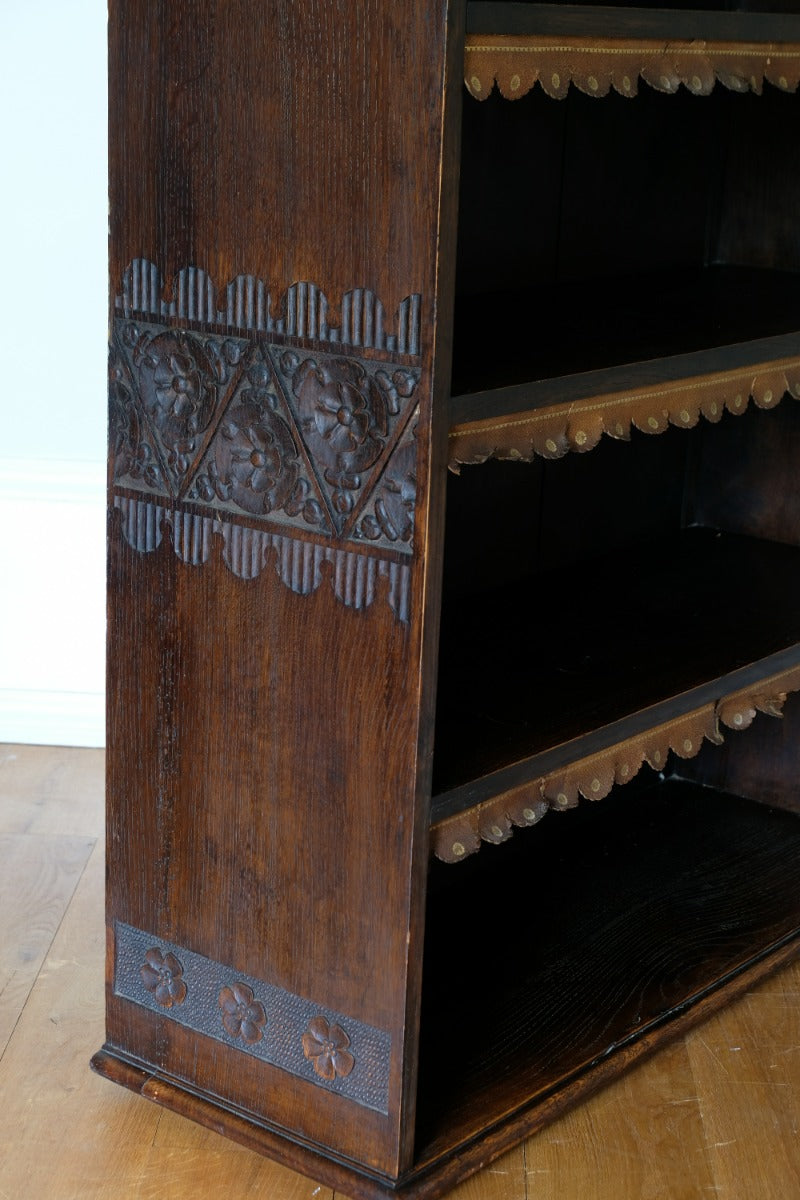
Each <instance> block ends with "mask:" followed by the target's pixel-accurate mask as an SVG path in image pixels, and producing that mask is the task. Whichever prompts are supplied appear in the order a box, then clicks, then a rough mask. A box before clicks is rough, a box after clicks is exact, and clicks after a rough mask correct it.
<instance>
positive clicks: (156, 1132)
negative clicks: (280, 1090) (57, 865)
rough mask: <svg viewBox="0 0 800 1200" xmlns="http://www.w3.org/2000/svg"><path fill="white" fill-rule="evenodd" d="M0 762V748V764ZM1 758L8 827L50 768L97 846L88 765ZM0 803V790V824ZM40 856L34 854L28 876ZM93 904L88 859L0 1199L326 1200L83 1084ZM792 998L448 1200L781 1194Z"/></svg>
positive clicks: (749, 1001) (40, 1019)
mask: <svg viewBox="0 0 800 1200" xmlns="http://www.w3.org/2000/svg"><path fill="white" fill-rule="evenodd" d="M7 752H8V748H5V747H4V748H2V750H1V751H0V759H1V758H2V757H3V754H4V753H7ZM11 752H12V753H15V754H17V755H18V758H17V761H18V762H19V763H20V765H21V766H22V765H23V764H24V770H25V775H26V776H27V778H28V780H29V781H30V782H29V785H28V786H26V787H21V788H20V789H19V790H18V791H17V792H16V793H15V796H16V801H17V804H18V813H20V814H21V813H22V812H23V809H24V807H25V805H26V804H27V806H28V808H29V810H30V818H31V821H33V820H34V819H36V820H42V819H43V812H42V805H41V799H40V795H41V780H42V779H43V778H46V777H47V776H48V775H50V774H52V772H53V771H54V770H59V767H58V763H59V761H60V763H61V768H60V769H61V770H63V771H65V772H66V771H67V770H70V771H75V772H76V773H77V777H79V778H80V779H81V780H82V785H83V786H84V787H86V789H87V791H90V792H93V793H94V796H95V800H94V804H93V809H92V811H91V812H90V813H88V816H89V817H91V825H86V823H85V821H86V815H87V814H86V813H85V812H84V811H81V812H78V811H76V814H75V816H76V832H81V833H82V832H84V829H87V828H88V830H89V832H90V833H91V834H93V836H98V835H100V834H101V832H102V808H101V803H100V800H99V797H100V794H101V792H102V759H103V756H102V753H99V752H97V751H90V750H81V751H68V750H62V749H58V750H49V749H42V748H38V747H20V748H16V747H15V748H13V750H12V751H11ZM1 772H2V768H0V780H1V779H2V773H1ZM5 800H6V793H5V791H4V790H3V787H2V783H0V811H2V810H3V806H4V804H5ZM56 812H57V815H58V817H59V819H60V815H61V814H60V813H58V809H57V808H56ZM37 837H38V835H37ZM47 857H48V855H47V851H46V849H45V848H44V847H43V850H42V859H43V863H45V864H46V862H47ZM2 867H5V864H2ZM0 869H2V868H0ZM102 903H103V884H102V861H101V855H100V854H99V853H95V854H94V855H93V856H92V859H91V861H90V864H89V868H88V870H87V872H86V874H85V875H84V877H83V878H82V880H81V882H80V884H79V885H78V887H77V889H76V891H75V894H74V896H73V899H72V902H71V904H70V906H69V908H68V909H67V912H66V915H65V918H64V921H63V922H62V925H61V927H60V929H59V931H58V933H57V935H56V938H55V940H54V942H53V945H52V948H51V951H50V954H49V956H48V958H47V960H46V963H45V969H44V971H43V972H42V974H41V976H40V978H39V979H38V981H37V983H36V985H35V987H34V989H33V992H32V994H31V996H30V997H29V999H28V1002H27V1005H26V1007H25V1010H24V1012H23V1014H22V1019H21V1020H20V1021H19V1022H18V1024H17V1026H16V1029H15V1031H14V1035H13V1037H12V1039H11V1041H10V1043H9V1046H8V1047H7V1048H6V1050H5V1053H4V1054H3V1055H2V1058H0V1088H2V1094H3V1106H2V1109H1V1110H0V1196H2V1197H3V1200H16V1197H17V1196H20V1195H35V1196H36V1197H37V1200H131V1198H134V1197H136V1198H141V1197H145V1198H146V1200H155V1197H156V1196H163V1195H168V1196H170V1198H171V1200H204V1198H205V1197H209V1198H211V1197H217V1196H219V1195H221V1194H224V1195H225V1196H226V1197H228V1198H229V1200H244V1197H245V1196H249V1195H252V1194H254V1193H255V1192H256V1191H258V1192H260V1193H261V1194H264V1195H268V1196H269V1197H270V1198H272V1197H275V1200H332V1193H331V1192H330V1190H328V1189H326V1188H321V1187H320V1186H319V1185H318V1184H317V1183H315V1182H313V1181H312V1180H309V1179H306V1178H304V1177H302V1176H299V1175H296V1174H294V1173H292V1172H290V1171H288V1170H286V1169H285V1168H281V1167H277V1166H275V1165H274V1164H272V1163H270V1162H269V1161H267V1160H265V1159H263V1158H261V1157H260V1156H258V1155H256V1154H253V1153H252V1152H250V1151H247V1150H244V1149H242V1148H241V1147H238V1146H236V1145H235V1144H233V1143H232V1142H230V1141H228V1140H226V1139H223V1138H220V1137H219V1135H218V1134H216V1133H214V1132H212V1131H209V1130H205V1129H202V1128H200V1127H199V1126H197V1125H195V1124H194V1123H193V1122H190V1121H187V1120H185V1119H184V1118H182V1117H179V1116H177V1115H175V1114H173V1113H170V1112H166V1111H164V1110H161V1109H159V1108H157V1107H156V1106H155V1105H151V1104H147V1103H145V1102H144V1101H142V1100H141V1099H137V1098H135V1097H134V1096H132V1095H131V1094H130V1093H128V1092H126V1091H125V1090H123V1089H121V1088H113V1087H111V1086H110V1085H109V1084H108V1083H106V1082H105V1081H104V1080H102V1079H99V1078H98V1077H97V1076H94V1075H92V1074H91V1073H90V1072H89V1070H88V1065H87V1064H88V1057H89V1055H90V1054H91V1053H92V1052H93V1050H94V1049H95V1048H96V1046H97V1045H98V1044H99V1041H100V1039H101V1036H102V1011H101V1005H100V1003H99V997H100V996H101V993H102V977H103V921H102ZM798 1000H800V964H797V965H795V966H794V967H790V968H787V969H786V970H785V971H783V972H782V973H781V974H779V975H777V976H774V977H773V978H771V979H769V980H767V981H765V982H763V983H762V984H761V985H760V986H759V987H758V989H757V990H755V991H750V992H748V994H747V995H746V996H745V997H744V999H742V1000H740V1001H738V1002H737V1003H736V1004H734V1005H732V1006H731V1007H730V1008H729V1009H727V1010H726V1011H725V1012H724V1013H722V1014H720V1015H719V1016H717V1017H713V1018H711V1019H710V1020H709V1021H708V1022H706V1024H704V1025H703V1026H702V1027H701V1028H700V1029H698V1030H697V1031H696V1032H694V1033H690V1034H689V1035H688V1037H686V1038H685V1039H682V1040H681V1041H680V1042H678V1043H676V1044H675V1045H674V1046H673V1047H671V1048H668V1049H665V1050H662V1051H661V1052H660V1053H659V1054H658V1055H656V1056H655V1057H654V1058H652V1059H651V1060H649V1061H648V1062H645V1063H644V1064H642V1065H640V1066H638V1067H637V1068H636V1069H635V1070H633V1071H631V1072H630V1073H629V1074H628V1075H626V1076H625V1077H624V1078H623V1079H620V1080H618V1081H616V1082H615V1083H613V1084H611V1085H610V1086H609V1087H607V1088H606V1089H605V1090H604V1091H603V1092H601V1093H600V1094H599V1095H597V1096H596V1097H594V1098H593V1099H591V1100H589V1101H587V1102H586V1103H585V1104H583V1105H582V1106H580V1108H577V1109H575V1110H574V1111H573V1112H572V1113H570V1114H569V1115H567V1116H565V1117H563V1118H561V1119H560V1120H558V1121H556V1122H555V1123H554V1124H552V1125H551V1126H549V1127H548V1128H547V1129H546V1130H545V1131H543V1132H542V1133H540V1134H539V1135H537V1136H536V1137H533V1138H530V1139H529V1140H528V1141H527V1142H526V1143H525V1144H524V1146H522V1147H519V1148H517V1149H516V1150H513V1151H511V1152H510V1153H508V1154H506V1155H505V1156H504V1157H502V1158H500V1159H498V1160H497V1161H496V1162H495V1163H493V1164H492V1165H491V1166H489V1167H487V1168H486V1169H485V1170H483V1171H481V1172H480V1173H479V1174H478V1175H476V1176H474V1177H473V1178H471V1179H469V1180H467V1181H466V1182H464V1183H463V1184H460V1185H459V1186H458V1187H457V1188H455V1189H453V1191H452V1192H451V1193H450V1194H451V1195H452V1196H454V1197H458V1200H533V1198H534V1197H537V1198H539V1200H565V1198H566V1197H577V1196H581V1197H585V1198H586V1200H642V1198H643V1197H648V1198H652V1200H656V1198H660V1197H662V1196H669V1197H670V1200H672V1197H675V1200H704V1198H705V1197H707V1196H708V1195H709V1194H714V1195H716V1196H718V1197H720V1198H721V1200H741V1197H742V1196H743V1195H748V1196H767V1195H769V1196H773V1195H775V1196H780V1195H784V1196H791V1195H793V1194H794V1193H795V1192H796V1191H797V1186H798V1172H800V1150H798V1138H797V1129H796V1114H797V1112H798V1109H799V1108H800V1056H798V1051H797V1047H798V1044H800V1036H799V1035H800V1031H798V1028H797V1014H798V1011H800V1004H799V1003H798ZM337 1200H342V1197H341V1196H340V1194H339V1193H337Z"/></svg>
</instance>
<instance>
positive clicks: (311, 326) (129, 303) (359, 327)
mask: <svg viewBox="0 0 800 1200" xmlns="http://www.w3.org/2000/svg"><path fill="white" fill-rule="evenodd" d="M170 295H171V299H167V298H166V296H165V287H164V279H163V277H162V275H161V272H160V271H159V269H158V267H157V266H156V264H155V263H152V262H150V260H149V259H146V258H136V259H134V260H133V261H132V262H131V263H130V264H129V265H128V266H127V267H126V269H125V272H124V274H123V277H122V291H121V293H120V294H119V295H118V296H117V297H116V311H117V313H118V314H119V315H120V316H125V317H139V318H146V319H149V320H155V321H164V320H179V321H181V322H182V323H184V324H195V325H201V326H207V325H213V326H215V327H221V328H223V329H227V330H230V331H231V332H237V333H241V332H242V331H246V332H250V333H264V334H269V335H271V336H273V337H281V338H283V337H285V338H293V339H298V340H301V341H311V342H313V343H314V344H315V345H318V344H319V343H326V344H328V345H330V346H335V347H338V346H352V347H356V348H358V349H370V350H382V351H385V352H386V353H388V354H404V355H409V356H410V357H412V358H418V357H419V355H420V353H421V350H420V343H421V329H422V298H421V296H420V295H419V293H417V292H415V293H413V294H412V295H410V296H407V297H406V298H405V300H402V301H401V303H400V305H399V307H398V309H397V312H396V313H395V314H394V317H393V319H392V320H391V322H388V321H387V314H386V310H385V309H384V307H383V304H382V302H381V300H380V299H379V298H378V296H376V295H375V293H374V292H371V291H370V290H369V289H368V288H353V289H352V290H351V291H348V292H345V293H344V295H343V296H342V299H341V302H340V306H339V314H340V317H336V316H334V313H333V310H332V309H331V307H330V305H329V303H328V300H327V297H326V296H325V294H324V292H322V291H321V290H320V289H319V287H318V286H317V285H316V284H315V283H308V282H298V283H293V284H292V286H291V287H289V288H288V289H287V290H286V291H285V292H284V293H283V295H282V296H281V295H280V294H279V293H275V292H272V291H270V290H269V287H268V285H267V284H266V283H265V282H264V280H263V279H258V278H257V277H256V276H255V275H238V276H237V277H236V279H233V280H231V282H230V283H229V284H227V286H226V287H223V288H222V289H221V290H220V292H219V294H218V292H217V288H216V285H215V284H214V281H213V280H212V278H211V276H210V275H209V274H208V272H207V271H205V270H203V268H202V267H197V266H189V267H184V268H183V269H182V270H181V271H178V273H177V274H176V275H175V277H174V279H173V282H172V287H171V289H170ZM332 320H336V321H337V324H335V325H334V324H332V323H331V321H332ZM390 326H391V330H392V331H391V332H390Z"/></svg>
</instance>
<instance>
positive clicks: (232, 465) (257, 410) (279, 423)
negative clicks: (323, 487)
mask: <svg viewBox="0 0 800 1200" xmlns="http://www.w3.org/2000/svg"><path fill="white" fill-rule="evenodd" d="M190 497H191V498H192V499H195V500H199V501H203V502H205V503H208V504H215V505H216V506H217V507H225V508H230V509H234V510H235V509H238V510H240V511H242V512H245V513H248V514H250V515H251V516H256V517H266V516H270V515H273V516H274V515H277V514H279V513H284V514H285V515H286V516H287V517H289V518H290V519H292V520H294V519H299V520H302V522H303V523H304V524H306V525H309V526H312V527H317V528H323V529H328V528H329V524H328V522H327V521H326V520H325V515H324V509H323V507H322V505H321V504H320V502H319V500H318V499H317V497H316V495H315V494H314V489H313V485H312V483H311V482H310V480H309V478H307V477H306V473H305V471H304V466H303V462H302V460H301V454H300V448H299V444H298V438H297V435H296V433H295V432H294V430H293V428H292V425H291V419H290V418H289V419H288V420H287V414H285V408H284V406H283V405H282V404H281V400H280V398H279V392H278V389H277V387H276V384H275V382H274V379H273V375H272V372H271V369H270V367H269V365H268V364H267V362H265V360H264V358H263V357H262V355H261V352H260V351H259V350H256V349H253V350H252V351H251V353H250V355H249V356H248V361H247V365H246V368H245V372H244V378H243V382H242V383H241V385H240V387H239V389H238V391H237V392H236V395H235V396H234V399H233V400H232V402H231V403H230V405H229V406H228V408H227V410H226V412H225V415H224V416H223V418H222V420H221V421H220V423H219V427H218V429H217V431H216V434H215V436H214V439H213V441H212V443H211V447H210V449H209V452H208V454H207V455H206V456H205V459H204V461H203V464H202V466H201V468H200V471H199V473H198V474H197V476H196V477H195V479H194V481H193V485H192V488H191V491H190Z"/></svg>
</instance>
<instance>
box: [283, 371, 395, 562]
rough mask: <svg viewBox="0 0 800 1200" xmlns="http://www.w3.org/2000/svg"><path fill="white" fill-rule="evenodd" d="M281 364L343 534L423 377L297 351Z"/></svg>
mask: <svg viewBox="0 0 800 1200" xmlns="http://www.w3.org/2000/svg"><path fill="white" fill-rule="evenodd" d="M279 369H280V372H281V375H282V377H283V379H284V381H285V384H286V390H287V395H288V397H289V403H290V405H291V407H292V410H293V414H294V417H295V420H296V423H297V428H298V429H299V431H300V434H301V436H302V438H303V441H304V444H305V446H306V448H307V451H308V454H309V458H310V460H311V462H312V463H313V465H314V468H315V471H316V474H317V478H318V481H319V485H320V488H321V491H322V494H323V496H324V498H325V501H326V504H327V507H328V510H329V512H330V514H331V519H332V521H333V523H334V526H335V528H336V530H337V532H338V533H339V534H340V535H341V534H347V533H349V532H350V531H351V530H352V528H353V525H354V521H355V518H356V517H357V515H358V512H359V511H360V510H361V509H362V507H363V504H364V502H365V501H366V500H367V498H368V496H369V493H370V492H371V490H372V488H373V487H374V484H375V480H376V477H377V474H378V473H379V472H380V471H381V469H382V468H383V467H384V466H385V463H386V458H387V448H390V447H391V445H392V442H393V440H394V435H395V431H396V430H397V428H398V426H399V425H402V418H403V417H404V416H405V415H406V414H407V412H408V407H409V400H410V399H411V397H412V396H413V395H414V392H415V390H416V387H417V382H418V376H417V374H416V373H415V372H413V371H410V370H406V369H403V368H397V369H395V370H394V371H393V372H392V373H391V374H390V373H389V371H388V370H387V369H386V368H385V367H384V366H383V365H381V364H379V365H378V366H377V367H376V366H375V364H370V363H366V362H363V361H361V360H359V359H354V358H344V357H331V356H328V355H314V356H313V357H310V356H308V357H302V356H301V355H299V354H298V353H297V352H296V351H294V350H287V351H285V352H284V353H283V354H282V355H281V356H280V358H279ZM395 540H396V539H395ZM407 540H409V541H410V537H409V538H408V539H407Z"/></svg>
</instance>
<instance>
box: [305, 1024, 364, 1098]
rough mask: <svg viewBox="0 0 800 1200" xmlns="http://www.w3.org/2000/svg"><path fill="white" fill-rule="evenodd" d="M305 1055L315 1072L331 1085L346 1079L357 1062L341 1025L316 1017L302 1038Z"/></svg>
mask: <svg viewBox="0 0 800 1200" xmlns="http://www.w3.org/2000/svg"><path fill="white" fill-rule="evenodd" d="M301 1040H302V1045H303V1054H304V1055H305V1057H306V1058H307V1059H308V1061H309V1062H310V1063H311V1064H312V1066H313V1068H314V1072H315V1074H316V1075H318V1076H319V1077H320V1079H325V1080H327V1081H328V1082H329V1083H330V1082H332V1081H333V1080H334V1079H336V1078H341V1079H346V1078H347V1076H348V1075H349V1074H350V1072H351V1071H352V1070H353V1067H354V1066H355V1065H356V1060H355V1058H354V1057H353V1055H352V1054H351V1053H350V1050H349V1046H350V1038H349V1037H348V1036H347V1034H346V1033H345V1031H344V1030H343V1029H342V1027H341V1025H336V1024H334V1025H331V1024H330V1022H329V1021H327V1020H326V1019H325V1017H314V1019H313V1020H312V1021H309V1024H308V1029H307V1030H306V1031H305V1033H304V1034H303V1037H302V1039H301Z"/></svg>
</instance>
